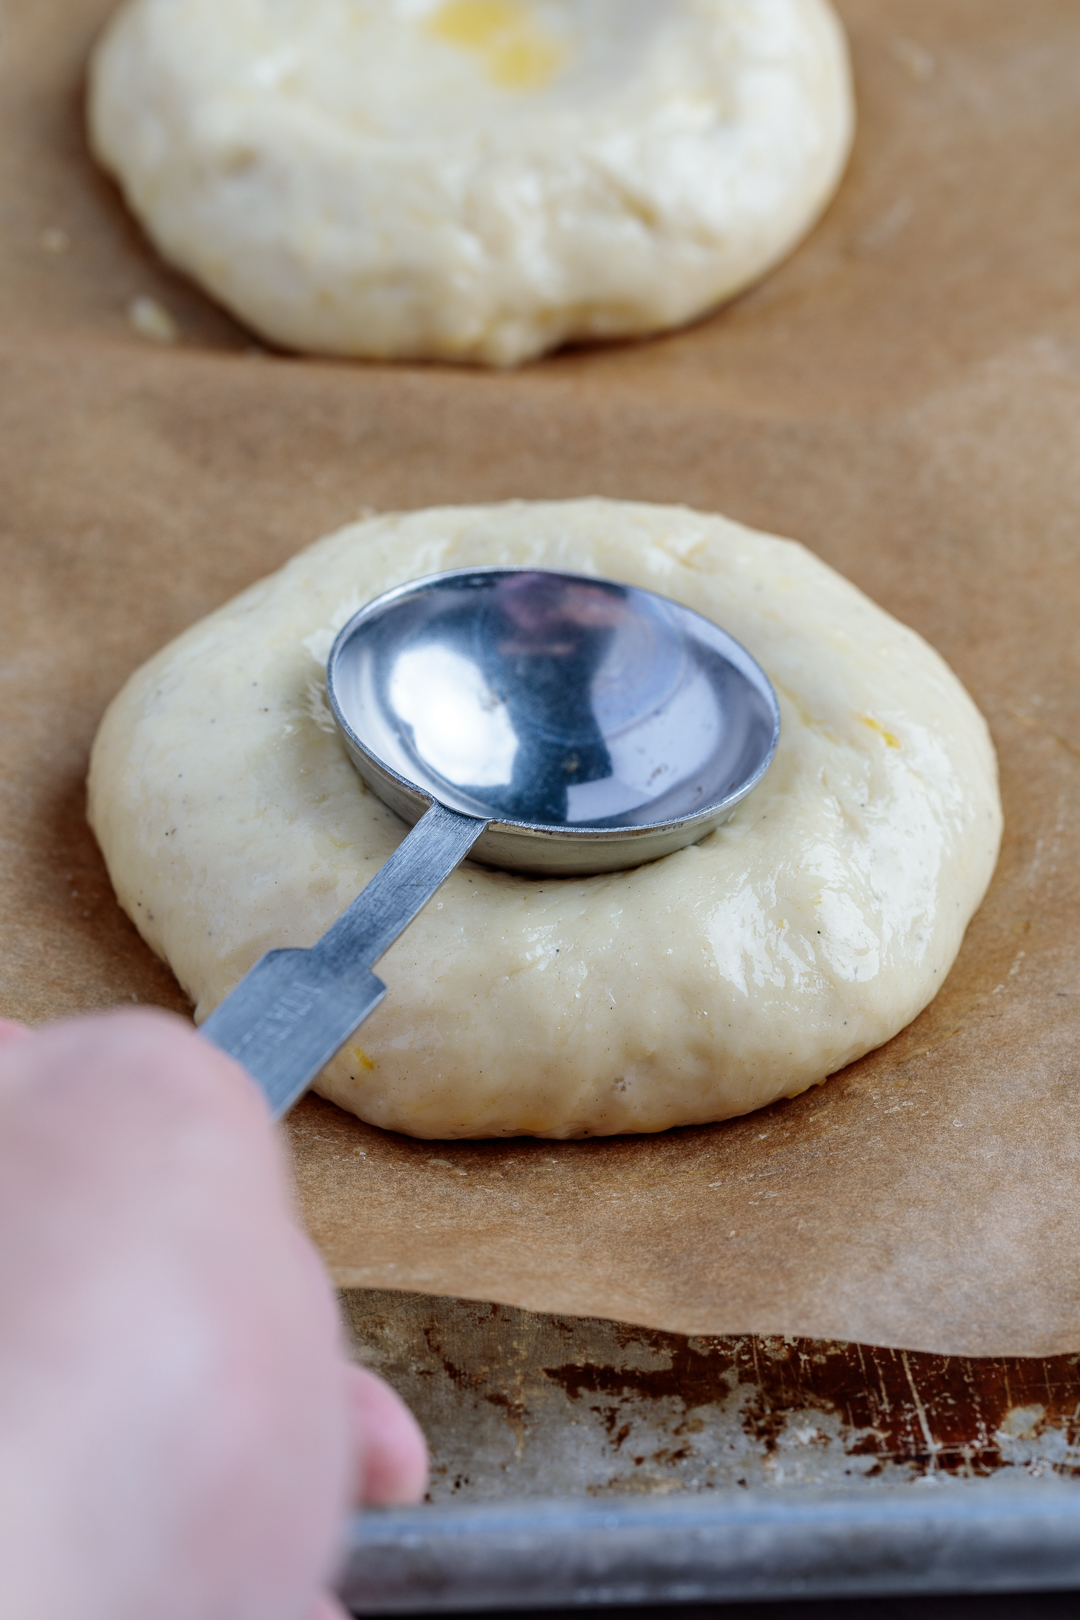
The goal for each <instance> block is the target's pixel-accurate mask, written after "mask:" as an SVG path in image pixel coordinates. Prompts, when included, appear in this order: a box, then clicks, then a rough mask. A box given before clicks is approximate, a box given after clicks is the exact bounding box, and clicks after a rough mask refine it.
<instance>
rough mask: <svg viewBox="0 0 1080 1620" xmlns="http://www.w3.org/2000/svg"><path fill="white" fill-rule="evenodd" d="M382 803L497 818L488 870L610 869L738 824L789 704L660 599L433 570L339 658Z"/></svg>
mask: <svg viewBox="0 0 1080 1620" xmlns="http://www.w3.org/2000/svg"><path fill="white" fill-rule="evenodd" d="M327 690H328V694H329V698H330V706H331V709H332V711H333V714H334V718H335V720H336V721H337V724H338V727H339V729H340V732H341V736H342V739H343V741H344V744H345V747H346V749H347V750H348V753H349V756H350V758H351V759H352V761H353V764H354V765H355V766H356V768H357V770H358V771H359V773H360V775H361V776H362V777H363V779H364V780H365V782H366V783H367V784H368V786H369V787H370V788H371V789H372V791H373V792H374V793H376V794H378V796H379V797H380V798H381V799H383V800H384V801H385V802H386V803H387V804H388V805H390V807H391V808H392V809H393V810H395V811H396V812H397V813H398V815H399V816H401V817H402V819H403V820H404V821H407V822H409V823H414V822H416V821H417V820H419V818H420V817H421V816H422V815H423V814H424V813H425V812H426V811H427V810H428V809H429V808H430V806H431V803H432V801H433V800H434V801H436V802H437V803H439V804H442V805H444V806H446V807H447V808H448V809H451V810H456V811H458V812H459V813H460V814H462V815H466V816H472V817H475V818H477V819H479V820H483V821H485V822H487V827H486V829H485V831H484V832H483V833H482V834H481V836H480V837H479V839H478V840H477V842H476V844H475V845H474V846H473V848H472V851H471V858H472V859H473V860H478V861H482V862H485V863H486V864H488V865H491V866H499V867H505V868H507V869H509V870H511V871H515V872H525V873H537V874H539V873H544V874H550V875H553V876H555V875H569V874H575V873H587V872H609V871H615V870H618V869H620V868H623V867H628V866H637V865H640V864H641V863H642V862H643V861H649V860H655V859H656V858H657V857H658V856H660V855H666V854H668V853H670V852H671V851H672V850H676V849H680V848H681V847H682V846H683V845H685V844H688V843H693V842H695V841H696V840H697V839H699V838H702V837H704V836H705V834H706V833H708V832H710V831H711V830H712V829H713V828H714V827H716V826H718V825H719V824H720V823H721V822H722V821H724V820H725V819H726V818H727V817H728V816H729V815H730V814H731V811H732V810H733V809H734V807H735V805H736V804H737V803H738V802H739V800H740V799H742V798H743V797H744V796H745V795H746V794H747V793H749V792H750V790H751V789H752V788H753V787H754V786H755V784H756V783H757V782H758V781H759V780H760V779H761V777H762V775H763V774H764V772H765V771H766V770H767V769H768V766H769V763H770V761H771V760H772V757H773V754H774V752H775V749H776V743H777V739H778V737H779V729H780V716H779V710H778V708H777V704H776V698H775V695H774V694H773V690H772V687H771V686H770V684H769V681H768V679H767V678H766V676H765V674H764V673H763V671H762V670H761V669H760V667H759V666H758V665H757V664H756V663H755V661H754V660H753V659H752V658H751V657H750V655H749V653H747V652H746V651H745V649H744V648H743V647H741V646H740V645H739V644H738V642H736V641H734V640H733V639H732V637H731V636H729V635H727V634H726V632H725V631H723V630H721V629H720V628H719V627H718V626H717V625H715V624H713V623H712V622H711V621H710V620H708V619H705V618H703V617H702V616H701V615H700V614H698V613H695V612H693V611H692V609H690V608H687V607H683V606H682V605H681V604H679V603H677V602H672V601H669V600H668V599H666V598H665V597H661V596H657V595H655V594H654V593H653V592H652V591H646V590H640V589H638V588H636V587H634V586H630V585H621V584H616V583H614V582H613V581H610V580H605V579H596V578H593V577H591V576H587V575H580V574H567V573H555V572H552V571H549V570H540V569H529V568H469V569H457V570H454V571H453V572H451V573H443V574H434V575H430V576H428V577H427V578H424V579H420V580H414V581H412V582H410V583H409V584H407V585H403V586H400V587H399V588H398V589H396V590H393V591H389V592H387V593H386V594H385V595H383V596H380V597H379V598H378V599H377V600H376V601H374V602H372V603H370V604H369V605H368V606H367V607H365V608H362V609H361V611H360V612H359V613H357V614H356V615H355V616H354V617H353V618H352V619H350V621H349V623H348V624H346V625H345V627H344V629H343V630H342V631H341V633H340V634H339V635H338V637H337V640H336V641H335V643H334V646H333V649H332V651H331V653H330V658H329V661H328V664H327Z"/></svg>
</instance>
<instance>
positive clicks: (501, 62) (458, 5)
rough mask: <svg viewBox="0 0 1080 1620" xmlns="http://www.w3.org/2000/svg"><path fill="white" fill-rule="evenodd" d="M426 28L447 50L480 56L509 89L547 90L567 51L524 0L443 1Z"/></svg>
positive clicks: (494, 77) (490, 72)
mask: <svg viewBox="0 0 1080 1620" xmlns="http://www.w3.org/2000/svg"><path fill="white" fill-rule="evenodd" d="M424 26H425V28H426V30H427V32H428V33H429V34H432V35H434V37H435V38H436V39H441V40H445V41H446V43H447V44H448V45H457V46H459V47H461V49H463V50H471V51H478V52H479V53H480V55H481V56H482V57H483V59H484V66H485V68H486V69H487V74H488V77H489V78H490V79H491V80H492V82H493V83H494V84H497V85H499V87H500V88H501V89H504V90H541V89H543V87H544V85H545V84H548V83H549V82H550V80H551V79H552V78H553V77H554V76H555V74H556V73H557V72H558V70H559V68H560V67H561V66H562V64H563V61H564V59H565V57H566V46H565V45H564V44H563V43H562V42H561V41H559V40H557V39H553V38H552V37H551V35H550V34H547V33H545V32H544V31H543V30H542V29H541V28H539V27H538V26H537V24H536V22H535V20H534V19H533V17H532V16H530V14H529V8H528V6H527V5H525V4H524V3H523V0H444V4H442V5H441V6H438V7H437V8H436V10H435V11H433V12H432V14H431V16H430V17H429V18H428V19H427V21H426V23H425V25H424Z"/></svg>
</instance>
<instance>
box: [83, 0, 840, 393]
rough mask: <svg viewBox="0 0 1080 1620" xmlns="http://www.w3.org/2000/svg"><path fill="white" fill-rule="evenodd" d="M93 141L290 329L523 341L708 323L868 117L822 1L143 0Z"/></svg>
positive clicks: (500, 344) (263, 316) (211, 262)
mask: <svg viewBox="0 0 1080 1620" xmlns="http://www.w3.org/2000/svg"><path fill="white" fill-rule="evenodd" d="M89 112H90V132H91V140H92V144H93V147H94V150H95V153H96V154H97V156H98V158H99V160H100V161H101V162H102V163H103V164H104V166H105V167H106V168H107V169H109V170H110V171H111V172H112V173H113V174H114V175H115V176H116V177H117V179H118V180H119V182H120V184H121V186H122V188H123V190H124V193H125V195H126V197H127V200H128V202H129V204H130V206H131V207H132V209H133V210H134V212H135V213H136V214H137V215H138V216H139V218H140V219H141V220H142V222H143V224H144V225H145V226H146V228H147V230H148V231H149V233H150V235H151V236H152V237H153V239H154V241H155V243H156V244H157V246H158V248H159V249H160V250H161V252H162V253H163V254H164V255H165V257H166V258H167V259H169V260H170V261H171V262H172V263H173V264H175V265H178V266H180V267H181V268H182V269H184V270H186V271H188V272H189V273H190V274H191V275H192V276H194V277H195V278H196V280H198V281H200V282H201V283H202V284H203V285H204V286H205V287H206V288H207V289H208V290H209V291H210V292H211V293H212V294H213V295H214V296H215V297H216V298H218V299H219V300H220V301H221V302H222V303H224V304H225V305H227V306H228V307H229V308H230V309H232V310H233V311H234V312H235V313H236V314H237V315H239V316H240V318H241V319H242V320H244V321H246V322H247V323H248V324H249V325H251V326H252V327H254V328H255V329H256V330H258V331H259V332H261V333H263V334H264V335H265V336H266V337H267V338H269V339H271V340H272V341H274V342H276V343H279V344H281V345H283V346H285V347H287V348H295V349H301V350H308V351H312V352H317V353H329V354H345V355H372V356H379V357H383V358H407V357H413V358H416V357H438V358H443V359H450V360H468V361H474V362H479V363H483V364H489V365H512V364H514V363H516V362H518V361H521V360H524V359H527V358H528V357H530V356H532V355H536V354H539V353H541V352H543V351H544V350H545V349H549V348H552V347H554V346H555V345H557V344H559V343H562V342H564V341H566V340H568V339H572V338H596V337H610V336H615V335H626V334H631V333H640V332H649V331H655V330H658V329H661V328H665V327H669V326H673V325H676V324H678V323H680V322H683V321H686V320H689V319H691V318H692V317H694V316H696V315H698V314H700V313H701V312H702V311H704V310H706V309H708V308H709V307H710V306H712V305H713V304H715V303H717V302H719V301H720V300H721V299H723V298H726V297H729V296H730V295H731V294H732V293H734V292H736V291H737V290H738V289H739V288H741V287H743V286H745V285H746V284H747V283H748V282H750V281H752V280H753V279H754V278H755V277H757V276H758V275H760V274H762V273H763V272H764V271H765V270H766V269H767V268H768V267H769V266H770V265H772V264H773V263H775V262H776V261H777V260H778V259H780V258H782V257H783V256H784V255H785V254H786V253H787V252H788V251H789V250H790V249H791V248H792V247H793V246H794V244H795V243H796V242H797V241H798V240H799V239H800V237H801V236H802V235H803V234H804V233H805V231H806V230H808V229H809V227H810V225H811V224H812V223H813V222H814V220H815V219H816V218H817V216H818V214H819V213H820V212H821V210H822V208H823V207H824V206H825V203H826V202H827V201H828V199H829V197H830V196H831V194H832V192H833V190H834V188H835V186H836V184H837V182H838V180H839V177H840V174H841V172H842V170H843V167H844V163H845V161H846V159H847V154H848V149H849V146H850V141H851V131H852V122H853V99H852V93H851V85H850V74H849V68H848V59H847V50H846V45H845V41H844V36H843V31H842V29H841V27H840V24H839V22H838V21H837V19H836V17H835V15H834V14H833V12H832V11H831V9H830V7H829V5H828V0H128V3H127V4H126V5H125V6H123V7H122V8H121V9H120V11H119V12H118V13H117V15H116V16H115V17H114V19H113V20H112V22H111V23H110V25H109V27H108V28H107V30H106V32H105V34H104V36H103V38H102V40H101V42H100V44H99V45H98V47H97V49H96V51H95V54H94V58H93V62H92V67H91V80H90V102H89Z"/></svg>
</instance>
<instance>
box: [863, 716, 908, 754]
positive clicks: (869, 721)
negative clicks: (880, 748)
mask: <svg viewBox="0 0 1080 1620" xmlns="http://www.w3.org/2000/svg"><path fill="white" fill-rule="evenodd" d="M859 719H860V720H861V721H862V723H863V725H864V726H869V727H870V729H871V731H876V732H877V734H878V736H879V737H884V739H885V741H886V743H887V744H888V746H889V747H890V748H899V747H900V739H899V737H894V736H893V734H892V732H891V731H886V730H885V727H884V726H883V725H882V724H881V721H880V720H874V719H873V718H872V717H871V716H870V715H868V714H860V716H859Z"/></svg>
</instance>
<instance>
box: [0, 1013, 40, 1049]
mask: <svg viewBox="0 0 1080 1620" xmlns="http://www.w3.org/2000/svg"><path fill="white" fill-rule="evenodd" d="M33 1033H34V1032H33V1030H32V1029H27V1027H26V1025H25V1024H14V1023H12V1021H11V1019H10V1018H0V1047H4V1046H15V1045H16V1044H17V1043H18V1042H19V1041H28V1040H29V1039H30V1038H31V1036H32V1035H33Z"/></svg>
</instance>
